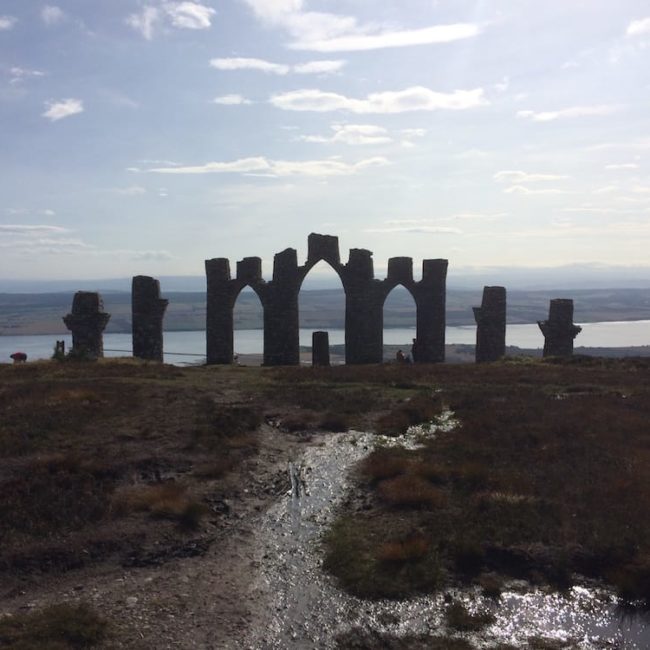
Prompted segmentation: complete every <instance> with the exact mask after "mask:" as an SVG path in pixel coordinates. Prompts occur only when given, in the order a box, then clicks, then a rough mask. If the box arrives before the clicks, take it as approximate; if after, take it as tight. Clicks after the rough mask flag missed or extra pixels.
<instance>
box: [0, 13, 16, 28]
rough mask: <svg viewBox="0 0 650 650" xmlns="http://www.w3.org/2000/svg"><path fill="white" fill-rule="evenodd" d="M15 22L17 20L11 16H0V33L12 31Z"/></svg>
mask: <svg viewBox="0 0 650 650" xmlns="http://www.w3.org/2000/svg"><path fill="white" fill-rule="evenodd" d="M17 22H18V18H14V17H13V16H0V32H5V31H8V30H10V29H13V27H14V25H15V24H16V23H17Z"/></svg>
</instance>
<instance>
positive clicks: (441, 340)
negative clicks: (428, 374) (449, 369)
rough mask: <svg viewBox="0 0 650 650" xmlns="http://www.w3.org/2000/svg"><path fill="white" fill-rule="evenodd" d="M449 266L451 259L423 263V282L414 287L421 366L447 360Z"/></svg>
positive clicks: (417, 340) (418, 353)
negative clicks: (446, 328)
mask: <svg viewBox="0 0 650 650" xmlns="http://www.w3.org/2000/svg"><path fill="white" fill-rule="evenodd" d="M447 265H448V262H447V260H442V259H437V260H423V262H422V280H420V282H418V283H416V285H415V288H414V292H413V293H414V296H415V304H416V308H417V317H416V318H417V322H416V329H417V333H416V337H417V338H416V348H417V363H440V362H442V361H444V360H445V327H446V323H447V321H446V314H445V309H446V303H447Z"/></svg>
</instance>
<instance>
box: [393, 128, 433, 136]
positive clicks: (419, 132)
mask: <svg viewBox="0 0 650 650" xmlns="http://www.w3.org/2000/svg"><path fill="white" fill-rule="evenodd" d="M400 133H401V134H402V135H403V136H404V137H405V138H423V137H424V136H425V135H426V134H427V130H426V129H401V130H400Z"/></svg>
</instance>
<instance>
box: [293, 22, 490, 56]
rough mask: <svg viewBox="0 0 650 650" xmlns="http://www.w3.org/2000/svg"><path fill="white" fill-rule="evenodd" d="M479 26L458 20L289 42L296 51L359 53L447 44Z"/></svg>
mask: <svg viewBox="0 0 650 650" xmlns="http://www.w3.org/2000/svg"><path fill="white" fill-rule="evenodd" d="M479 33H480V29H479V27H478V25H474V24H471V23H457V24H454V25H432V26H430V27H424V28H422V29H405V30H397V31H383V32H380V33H378V34H358V33H357V34H344V35H341V36H333V37H331V38H316V39H314V38H309V35H307V37H306V38H303V39H301V40H298V41H296V42H294V43H292V44H291V48H292V49H295V50H312V51H315V52H359V51H364V50H378V49H384V48H393V47H407V46H412V45H432V44H434V43H449V42H452V41H458V40H461V39H465V38H471V37H472V36H477V35H478V34H479Z"/></svg>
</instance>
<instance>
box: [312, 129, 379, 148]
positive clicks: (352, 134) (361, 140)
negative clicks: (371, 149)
mask: <svg viewBox="0 0 650 650" xmlns="http://www.w3.org/2000/svg"><path fill="white" fill-rule="evenodd" d="M330 128H331V129H332V130H333V131H334V133H333V134H332V135H331V136H319V135H303V136H301V137H300V140H302V141H304V142H322V143H341V144H349V145H361V144H385V143H387V142H392V138H391V137H389V135H388V131H387V130H386V129H385V128H383V127H381V126H374V125H372V124H332V125H331V127H330Z"/></svg>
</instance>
